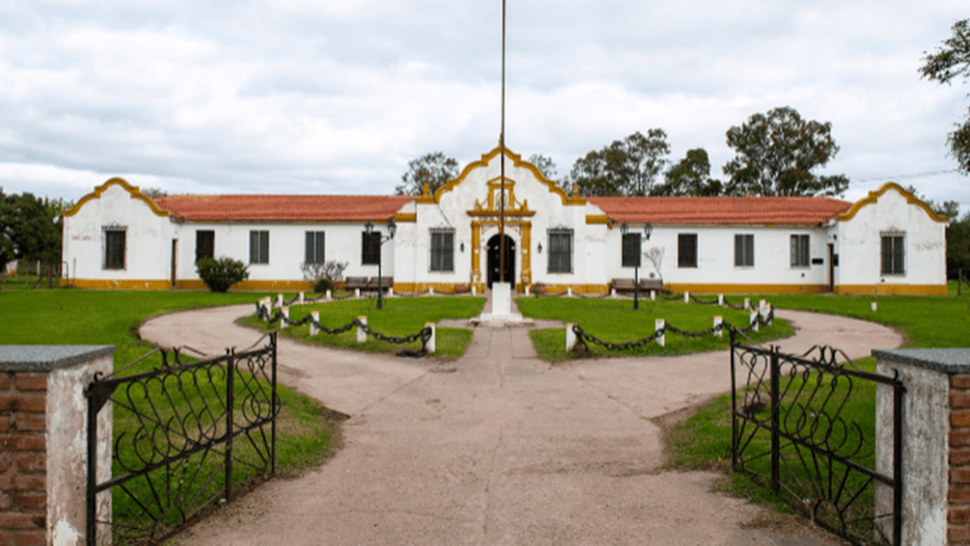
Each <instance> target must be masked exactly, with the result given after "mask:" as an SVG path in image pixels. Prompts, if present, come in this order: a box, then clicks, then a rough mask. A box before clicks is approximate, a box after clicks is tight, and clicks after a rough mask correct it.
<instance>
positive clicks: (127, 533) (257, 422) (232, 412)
mask: <svg viewBox="0 0 970 546" xmlns="http://www.w3.org/2000/svg"><path fill="white" fill-rule="evenodd" d="M268 339H269V343H268V344H267V345H266V346H265V347H263V348H261V349H255V350H245V351H241V352H236V351H235V350H234V349H233V350H227V351H226V354H225V355H224V356H220V357H217V358H212V359H207V360H202V361H198V362H187V361H185V359H184V357H183V355H181V354H180V353H179V351H175V352H173V353H172V354H171V355H170V354H169V352H167V351H160V352H161V354H162V365H161V366H160V367H159V368H157V369H154V370H151V371H147V372H142V373H136V374H133V375H129V376H126V377H117V376H111V377H107V378H101V377H99V376H95V380H94V381H92V382H91V383H90V384H89V385H88V386H87V388H86V389H85V391H84V393H85V396H86V397H87V399H88V459H87V460H88V478H87V482H88V483H87V529H88V533H87V544H88V545H94V544H98V543H99V539H98V534H99V531H108V532H110V534H111V540H112V541H113V542H114V543H115V544H118V543H125V542H129V541H132V542H135V541H137V542H141V541H149V542H154V541H158V540H161V539H163V538H164V537H166V536H167V535H169V534H171V532H173V531H174V530H175V529H176V528H177V526H179V525H182V524H184V523H185V522H187V521H188V520H189V519H191V518H192V517H193V515H194V514H196V513H198V512H199V511H200V510H202V509H203V508H205V507H206V506H209V505H211V504H213V503H214V502H217V501H224V500H229V499H231V498H232V496H233V491H234V487H239V486H240V485H241V484H243V483H244V482H247V481H250V480H253V479H257V478H261V477H265V476H266V475H268V474H273V473H275V471H276V416H277V414H278V413H279V410H280V402H279V398H278V397H277V393H276V335H275V333H274V334H269V335H268ZM169 356H171V362H169ZM143 358H144V357H143ZM139 360H141V359H139ZM136 362H137V361H136ZM109 402H110V404H109ZM102 411H104V412H113V415H114V426H115V433H114V439H113V443H112V445H110V446H105V445H98V441H97V439H98V414H99V413H100V412H102ZM104 449H110V450H111V458H112V466H113V469H112V474H113V475H112V476H111V477H110V479H107V480H104V481H99V480H98V476H97V471H96V468H95V467H94V466H93V464H94V461H97V460H98V453H99V451H101V450H104ZM106 495H109V496H108V497H107V498H106V497H105V496H106ZM106 502H107V503H113V505H114V506H113V511H112V518H111V521H97V520H96V513H97V507H98V504H99V503H102V504H103V503H106Z"/></svg>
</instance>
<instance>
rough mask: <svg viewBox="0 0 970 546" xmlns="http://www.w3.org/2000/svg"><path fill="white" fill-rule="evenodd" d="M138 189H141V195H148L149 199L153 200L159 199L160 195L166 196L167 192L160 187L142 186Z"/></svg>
mask: <svg viewBox="0 0 970 546" xmlns="http://www.w3.org/2000/svg"><path fill="white" fill-rule="evenodd" d="M139 191H141V193H142V195H144V196H145V197H148V198H149V199H153V200H154V199H159V198H161V197H168V192H167V191H165V190H163V189H162V188H155V187H149V188H142V189H141V190H139Z"/></svg>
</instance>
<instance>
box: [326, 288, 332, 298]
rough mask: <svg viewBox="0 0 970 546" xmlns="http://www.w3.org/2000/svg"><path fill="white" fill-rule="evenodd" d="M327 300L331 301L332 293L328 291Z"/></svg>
mask: <svg viewBox="0 0 970 546" xmlns="http://www.w3.org/2000/svg"><path fill="white" fill-rule="evenodd" d="M327 299H328V300H330V299H333V292H331V291H330V290H327Z"/></svg>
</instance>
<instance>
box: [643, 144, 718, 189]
mask: <svg viewBox="0 0 970 546" xmlns="http://www.w3.org/2000/svg"><path fill="white" fill-rule="evenodd" d="M664 179H665V183H664V184H662V185H660V186H656V187H655V188H654V190H653V191H652V192H651V195H720V194H721V191H722V190H723V184H721V181H720V180H715V179H713V178H711V160H710V159H708V157H707V150H705V149H704V148H694V149H693V150H687V154H686V155H684V159H681V160H680V161H679V162H677V163H676V164H674V165H673V166H671V167H670V170H668V171H667V172H666V173H665V174H664Z"/></svg>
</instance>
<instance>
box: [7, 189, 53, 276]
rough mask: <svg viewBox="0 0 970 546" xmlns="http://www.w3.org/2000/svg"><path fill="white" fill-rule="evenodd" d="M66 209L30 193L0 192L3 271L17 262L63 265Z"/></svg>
mask: <svg viewBox="0 0 970 546" xmlns="http://www.w3.org/2000/svg"><path fill="white" fill-rule="evenodd" d="M64 206H65V204H64V202H63V201H51V200H50V199H46V198H44V199H41V198H38V197H35V196H34V195H33V194H31V193H23V194H21V195H17V194H13V195H4V194H3V190H2V189H0V269H2V268H3V267H5V266H6V264H7V262H9V261H11V260H15V259H16V260H23V261H27V262H32V261H35V260H40V261H42V262H44V263H48V264H51V263H60V261H61V227H62V220H61V217H60V214H61V213H62V212H63V210H64Z"/></svg>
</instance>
